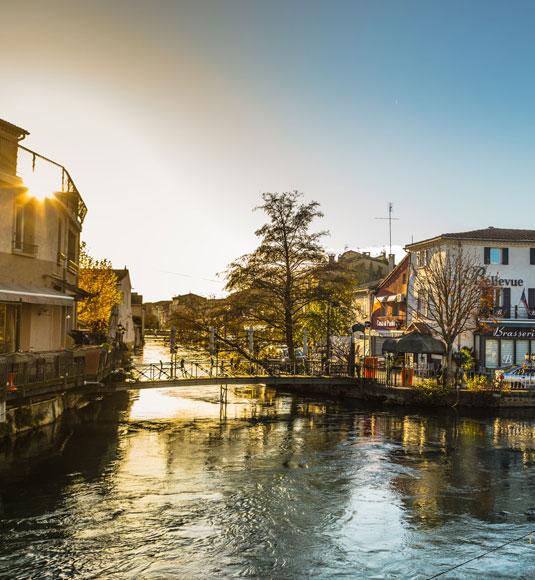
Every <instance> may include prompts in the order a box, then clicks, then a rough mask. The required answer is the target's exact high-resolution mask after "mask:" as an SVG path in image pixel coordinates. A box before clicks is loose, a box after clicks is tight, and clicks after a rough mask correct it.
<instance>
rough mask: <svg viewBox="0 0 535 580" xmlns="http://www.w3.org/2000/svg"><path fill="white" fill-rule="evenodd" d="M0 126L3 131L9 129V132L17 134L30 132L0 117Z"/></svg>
mask: <svg viewBox="0 0 535 580" xmlns="http://www.w3.org/2000/svg"><path fill="white" fill-rule="evenodd" d="M0 128H2V129H4V130H5V131H9V132H10V133H16V134H17V136H20V135H29V134H30V132H29V131H26V129H22V128H21V127H17V125H13V123H10V122H9V121H4V119H0Z"/></svg>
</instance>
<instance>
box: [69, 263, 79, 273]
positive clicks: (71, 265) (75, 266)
mask: <svg viewBox="0 0 535 580" xmlns="http://www.w3.org/2000/svg"><path fill="white" fill-rule="evenodd" d="M67 270H68V271H69V272H70V273H71V274H78V264H77V263H76V262H73V261H72V260H67Z"/></svg>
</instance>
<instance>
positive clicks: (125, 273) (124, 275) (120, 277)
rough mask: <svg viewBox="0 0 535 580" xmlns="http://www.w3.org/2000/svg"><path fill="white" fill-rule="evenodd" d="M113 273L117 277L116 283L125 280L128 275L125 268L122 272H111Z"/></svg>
mask: <svg viewBox="0 0 535 580" xmlns="http://www.w3.org/2000/svg"><path fill="white" fill-rule="evenodd" d="M113 271H114V272H115V275H116V276H117V282H120V281H121V280H122V279H123V278H126V277H127V276H128V275H129V273H130V272H129V271H128V269H127V268H124V270H115V269H114V270H113Z"/></svg>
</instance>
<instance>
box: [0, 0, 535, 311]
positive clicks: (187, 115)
mask: <svg viewBox="0 0 535 580" xmlns="http://www.w3.org/2000/svg"><path fill="white" fill-rule="evenodd" d="M2 14H3V21H4V22H3V23H4V26H3V34H2V68H3V79H4V82H3V83H2V91H1V93H0V102H1V107H0V117H2V118H4V119H6V120H8V121H11V122H13V123H15V124H17V125H20V126H22V127H24V128H25V129H27V130H28V131H30V133H31V135H30V136H29V137H28V138H27V140H26V145H27V146H29V147H31V148H34V149H36V150H37V151H39V152H41V153H43V154H44V155H47V156H49V157H52V158H54V159H55V160H57V161H59V162H60V163H63V164H64V165H65V166H66V167H67V168H68V169H69V171H70V172H71V174H72V176H73V178H74V180H75V181H76V183H77V185H78V188H79V189H80V191H81V193H82V195H83V197H84V199H85V201H86V203H87V205H88V208H89V213H88V216H87V218H86V223H85V227H84V234H83V238H84V239H85V240H86V241H87V243H88V245H89V246H90V248H91V249H92V252H93V254H94V255H95V256H96V257H99V258H100V257H108V258H110V259H111V260H112V262H113V264H114V266H115V267H123V266H124V265H127V266H128V267H129V268H130V270H131V278H132V281H133V284H134V286H135V288H136V290H138V291H139V292H141V293H143V294H144V295H145V298H146V299H147V300H157V299H165V298H170V297H171V296H172V295H173V294H177V293H185V292H188V291H194V292H199V293H204V294H209V293H212V292H213V293H217V292H219V291H220V290H221V287H222V284H221V282H219V283H218V282H212V281H211V280H215V279H216V278H215V274H216V273H217V272H221V271H223V270H224V269H225V267H226V265H227V264H228V263H230V262H231V261H232V260H233V259H234V258H236V257H237V256H239V255H241V254H244V253H246V252H248V251H251V250H252V249H253V248H254V247H255V245H256V239H255V237H254V234H253V232H254V230H255V228H256V227H258V226H259V225H260V224H261V223H262V215H261V214H260V213H259V212H255V213H253V212H252V211H251V210H252V208H253V207H254V206H255V205H257V204H258V203H259V202H260V194H261V192H263V191H285V190H292V189H298V190H300V191H303V192H304V194H305V198H306V200H312V199H314V200H317V201H319V202H320V204H321V207H322V209H323V211H324V213H325V218H324V219H323V220H322V221H321V222H318V224H317V228H318V229H319V228H321V229H324V228H327V229H329V230H330V232H331V236H330V237H329V238H328V239H326V245H327V247H328V248H330V249H334V250H337V251H341V250H342V249H343V248H344V246H346V245H347V246H349V247H351V248H365V247H370V246H373V247H377V248H381V247H383V246H387V245H388V228H387V222H384V221H383V222H381V221H377V220H375V219H374V218H375V217H378V216H385V215H386V207H387V203H388V202H389V201H391V202H393V203H394V215H395V216H396V217H398V218H400V221H397V222H394V225H393V243H394V244H396V245H399V246H403V245H404V244H406V243H409V242H410V241H411V239H412V238H414V240H415V241H416V240H418V239H423V238H426V237H429V236H433V235H435V234H438V233H444V232H454V231H463V230H469V229H475V228H480V227H486V226H489V225H494V226H502V227H518V228H530V229H532V228H533V227H534V225H533V218H532V211H531V210H532V195H531V193H532V188H533V184H534V183H535V164H534V163H533V161H532V158H533V153H534V151H535V126H534V125H535V115H534V108H535V81H534V76H533V74H532V71H533V64H532V63H533V62H534V60H535V58H534V57H535V41H534V39H533V38H534V37H533V26H534V24H535V3H533V2H520V1H517V2H514V1H513V2H505V1H503V2H493V1H484V2H483V1H481V2H479V1H464V2H456V1H447V2H446V1H444V2H437V1H432V0H426V1H404V0H397V1H389V2H384V1H379V0H374V1H367V2H362V1H358V0H353V1H348V2H342V1H330V2H315V1H311V0H307V1H292V0H288V1H273V0H271V1H269V2H268V1H263V2H260V1H254V0H244V1H230V0H217V1H216V0H212V1H202V0H191V1H189V2H184V1H178V0H175V1H171V0H169V1H158V0H151V1H149V0H146V1H145V0H112V1H99V0H94V1H92V2H81V1H72V0H71V1H68V2H67V1H62V0H56V1H55V2H54V1H51V2H46V3H44V2H42V1H40V0H39V1H34V0H30V1H26V2H24V3H16V2H2ZM6 23H7V24H8V26H7V30H6V26H5V24H6Z"/></svg>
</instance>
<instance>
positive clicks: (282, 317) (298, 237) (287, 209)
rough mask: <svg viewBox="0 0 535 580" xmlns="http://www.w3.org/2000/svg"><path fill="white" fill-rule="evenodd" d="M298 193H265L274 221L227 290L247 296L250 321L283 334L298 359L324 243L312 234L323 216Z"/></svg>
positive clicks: (232, 273) (234, 269) (231, 275)
mask: <svg viewBox="0 0 535 580" xmlns="http://www.w3.org/2000/svg"><path fill="white" fill-rule="evenodd" d="M301 196H302V194H301V193H299V192H297V191H292V192H284V193H281V194H279V193H263V194H262V199H263V200H264V203H263V204H262V205H261V206H259V207H257V208H255V209H261V210H263V211H264V212H265V213H266V214H267V216H268V218H269V222H268V223H266V224H264V225H263V226H262V227H261V228H260V229H258V230H257V231H256V232H255V235H256V236H257V237H258V238H260V245H259V246H258V248H257V249H256V250H254V251H253V252H252V253H250V254H246V255H244V256H242V257H241V258H239V259H238V260H236V261H235V262H233V263H232V264H230V266H229V268H228V270H227V275H226V279H227V285H226V289H227V290H228V291H230V292H237V291H239V292H242V293H244V295H245V296H246V297H247V301H248V304H249V306H250V308H249V312H248V314H249V317H250V319H251V320H252V322H254V323H255V324H258V325H261V326H267V327H268V328H270V329H272V330H273V331H275V332H277V333H278V334H279V335H280V338H281V340H283V341H284V342H285V343H286V345H287V347H288V356H289V358H290V359H291V360H294V359H295V346H296V344H295V342H296V335H297V331H298V329H299V326H300V322H301V320H302V318H303V314H304V309H305V307H306V306H307V305H308V304H310V302H311V301H312V300H313V298H314V292H315V288H314V284H313V274H314V272H315V271H316V270H317V268H318V266H319V265H320V264H321V263H322V262H323V261H324V259H325V255H324V251H323V248H322V246H321V245H320V239H321V238H322V237H323V236H324V235H326V234H327V232H326V231H321V232H316V233H311V232H310V231H309V228H310V225H311V223H312V221H313V220H314V219H315V218H317V217H322V216H323V214H322V213H321V211H320V210H319V204H318V203H317V202H315V201H313V202H310V203H307V204H300V203H299V198H300V197H301Z"/></svg>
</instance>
